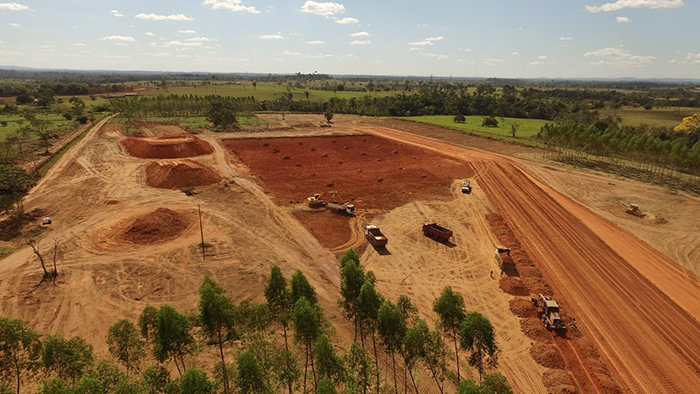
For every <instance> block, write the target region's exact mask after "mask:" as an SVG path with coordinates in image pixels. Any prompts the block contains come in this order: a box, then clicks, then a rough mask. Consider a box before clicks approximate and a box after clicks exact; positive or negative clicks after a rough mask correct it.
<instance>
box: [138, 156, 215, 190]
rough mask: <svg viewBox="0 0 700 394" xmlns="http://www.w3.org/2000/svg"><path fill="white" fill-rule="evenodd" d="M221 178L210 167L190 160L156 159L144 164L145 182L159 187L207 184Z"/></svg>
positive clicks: (168, 187) (186, 186) (171, 187)
mask: <svg viewBox="0 0 700 394" xmlns="http://www.w3.org/2000/svg"><path fill="white" fill-rule="evenodd" d="M221 180H222V177H221V175H219V174H218V173H217V172H216V171H214V170H213V169H212V168H210V167H208V166H206V165H204V164H201V163H198V162H195V161H192V160H181V161H158V162H155V163H151V164H149V165H148V166H146V183H147V184H148V185H149V186H151V187H157V188H160V189H182V188H191V187H199V186H209V185H213V184H215V183H218V182H220V181H221Z"/></svg>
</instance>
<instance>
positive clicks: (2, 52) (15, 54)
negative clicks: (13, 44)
mask: <svg viewBox="0 0 700 394" xmlns="http://www.w3.org/2000/svg"><path fill="white" fill-rule="evenodd" d="M0 56H23V55H22V54H21V53H19V52H4V51H0Z"/></svg>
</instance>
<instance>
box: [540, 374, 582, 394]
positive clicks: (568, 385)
mask: <svg viewBox="0 0 700 394" xmlns="http://www.w3.org/2000/svg"><path fill="white" fill-rule="evenodd" d="M542 382H543V383H544V385H545V386H546V387H547V390H548V391H549V392H550V393H551V394H574V393H576V387H574V383H573V382H572V381H571V378H570V377H569V374H567V373H566V371H562V370H561V369H550V370H548V371H545V372H544V374H542Z"/></svg>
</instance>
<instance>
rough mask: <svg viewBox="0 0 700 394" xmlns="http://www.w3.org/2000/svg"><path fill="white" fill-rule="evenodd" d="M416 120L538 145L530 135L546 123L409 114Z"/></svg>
mask: <svg viewBox="0 0 700 394" xmlns="http://www.w3.org/2000/svg"><path fill="white" fill-rule="evenodd" d="M402 119H409V120H413V121H416V122H421V123H428V124H433V125H437V126H443V127H448V128H451V129H455V130H461V131H465V132H469V133H473V134H477V135H481V136H484V137H493V138H498V139H503V140H508V141H516V142H520V143H523V144H528V145H539V143H538V142H537V141H536V140H534V139H533V138H532V137H533V136H534V135H536V134H537V133H539V131H540V128H542V126H544V124H545V123H547V121H546V120H539V119H517V118H500V117H497V118H496V120H498V127H486V126H482V125H481V122H482V121H483V117H482V116H466V121H465V122H464V123H455V121H454V116H452V115H432V116H410V117H408V118H402ZM514 123H517V124H518V125H519V126H518V131H517V132H516V133H515V137H513V136H512V134H511V125H512V124H514Z"/></svg>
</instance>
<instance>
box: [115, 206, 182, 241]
mask: <svg viewBox="0 0 700 394" xmlns="http://www.w3.org/2000/svg"><path fill="white" fill-rule="evenodd" d="M189 225H190V223H189V220H188V219H187V218H186V217H185V216H183V215H182V214H180V213H178V212H176V211H173V210H170V209H168V208H158V209H156V210H155V211H153V212H150V213H147V214H145V215H142V216H139V217H137V218H136V219H134V221H133V222H131V224H130V225H129V226H128V227H127V228H126V230H125V231H124V233H123V234H122V238H123V239H124V240H125V241H129V242H133V243H136V244H141V245H152V244H156V243H161V242H164V241H167V240H170V239H173V238H177V236H178V235H180V234H181V233H182V232H183V231H185V230H186V229H187V228H188V227H189Z"/></svg>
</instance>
